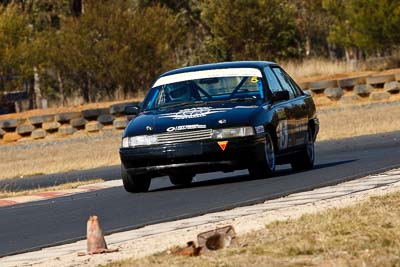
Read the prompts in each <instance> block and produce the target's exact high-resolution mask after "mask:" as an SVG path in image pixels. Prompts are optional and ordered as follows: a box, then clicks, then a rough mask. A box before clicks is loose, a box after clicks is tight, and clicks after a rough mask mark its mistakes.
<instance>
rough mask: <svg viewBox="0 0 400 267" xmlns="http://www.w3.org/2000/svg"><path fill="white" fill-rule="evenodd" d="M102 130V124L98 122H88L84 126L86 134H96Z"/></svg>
mask: <svg viewBox="0 0 400 267" xmlns="http://www.w3.org/2000/svg"><path fill="white" fill-rule="evenodd" d="M102 128H103V124H101V123H99V122H97V121H91V122H88V123H87V124H86V125H85V130H86V131H87V132H98V131H100V130H101V129H102Z"/></svg>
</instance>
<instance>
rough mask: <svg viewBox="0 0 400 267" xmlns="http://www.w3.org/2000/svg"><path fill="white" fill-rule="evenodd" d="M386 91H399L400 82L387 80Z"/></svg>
mask: <svg viewBox="0 0 400 267" xmlns="http://www.w3.org/2000/svg"><path fill="white" fill-rule="evenodd" d="M383 88H384V89H385V91H386V92H389V93H393V94H395V93H398V92H400V82H397V81H394V82H387V83H385V86H384V87H383Z"/></svg>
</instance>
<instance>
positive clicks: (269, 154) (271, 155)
mask: <svg viewBox="0 0 400 267" xmlns="http://www.w3.org/2000/svg"><path fill="white" fill-rule="evenodd" d="M265 159H266V160H267V164H268V167H269V168H270V169H271V170H274V169H275V151H274V146H273V145H272V141H271V137H270V136H268V137H267V140H266V142H265Z"/></svg>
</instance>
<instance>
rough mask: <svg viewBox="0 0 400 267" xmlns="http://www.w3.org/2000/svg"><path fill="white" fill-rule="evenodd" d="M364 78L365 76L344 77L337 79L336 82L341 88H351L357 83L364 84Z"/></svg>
mask: <svg viewBox="0 0 400 267" xmlns="http://www.w3.org/2000/svg"><path fill="white" fill-rule="evenodd" d="M366 78H367V77H366V76H359V77H351V78H344V79H340V80H338V84H339V86H340V87H342V88H352V87H354V86H356V85H359V84H365V81H366Z"/></svg>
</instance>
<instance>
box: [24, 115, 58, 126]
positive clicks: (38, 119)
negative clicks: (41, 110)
mask: <svg viewBox="0 0 400 267" xmlns="http://www.w3.org/2000/svg"><path fill="white" fill-rule="evenodd" d="M28 121H29V122H30V123H31V124H41V123H44V122H52V121H54V114H47V115H40V116H32V117H29V118H28Z"/></svg>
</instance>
